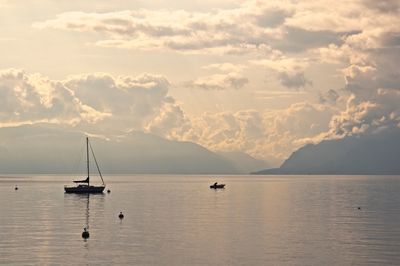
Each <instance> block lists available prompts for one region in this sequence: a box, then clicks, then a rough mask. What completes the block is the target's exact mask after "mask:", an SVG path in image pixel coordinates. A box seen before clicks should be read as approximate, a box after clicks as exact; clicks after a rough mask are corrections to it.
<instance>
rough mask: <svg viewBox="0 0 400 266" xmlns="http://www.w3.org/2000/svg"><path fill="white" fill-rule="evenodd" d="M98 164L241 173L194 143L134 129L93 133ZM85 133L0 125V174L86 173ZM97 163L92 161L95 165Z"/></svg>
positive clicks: (125, 169) (113, 169)
mask: <svg viewBox="0 0 400 266" xmlns="http://www.w3.org/2000/svg"><path fill="white" fill-rule="evenodd" d="M90 140H91V143H92V146H93V149H94V151H95V154H96V158H97V160H98V162H99V164H100V168H101V170H102V172H104V173H109V174H110V173H112V174H135V173H136V174H238V173H241V171H240V170H239V167H237V166H236V165H235V164H234V163H233V162H232V161H230V160H228V159H226V158H224V157H222V156H220V155H218V154H216V153H213V152H211V151H209V150H207V149H205V148H204V147H202V146H200V145H197V144H195V143H191V142H179V141H170V140H166V139H163V138H160V137H157V136H154V135H151V134H146V133H142V132H132V133H130V134H128V135H125V136H120V137H113V138H110V139H105V138H102V137H95V136H94V137H91V138H90ZM84 154H85V146H84V134H83V133H80V132H74V131H69V130H66V129H64V128H60V127H56V126H51V125H25V126H19V127H10V128H1V129H0V173H3V174H7V173H8V174H10V173H15V174H23V173H27V174H46V173H49V174H50V173H51V174H66V173H78V172H80V173H83V172H84V169H85V166H84V161H85V157H84ZM92 167H94V166H92Z"/></svg>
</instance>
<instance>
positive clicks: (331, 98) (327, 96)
mask: <svg viewBox="0 0 400 266" xmlns="http://www.w3.org/2000/svg"><path fill="white" fill-rule="evenodd" d="M339 97H340V95H339V93H337V91H335V90H332V89H330V90H328V91H326V92H324V93H320V95H319V103H321V104H336V102H337V101H338V99H339Z"/></svg>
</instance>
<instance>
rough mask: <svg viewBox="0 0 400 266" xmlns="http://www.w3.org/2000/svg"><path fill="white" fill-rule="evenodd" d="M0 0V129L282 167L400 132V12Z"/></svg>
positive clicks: (385, 7)
mask: <svg viewBox="0 0 400 266" xmlns="http://www.w3.org/2000/svg"><path fill="white" fill-rule="evenodd" d="M332 3H333V2H332V1H327V0H320V1H294V0H293V1H284V0H279V1H275V0H270V1H266V0H265V1H246V0H236V1H235V0H229V1H227V0H213V1H211V0H203V1H197V0H195V1H183V0H171V1H160V0H147V1H143V0H140V1H139V0H138V1H126V0H117V1H103V0H87V1H77V0H69V1H65V0H58V1H50V0H35V1H33V0H23V1H22V0H0V29H1V31H0V32H1V33H2V34H1V36H0V58H1V60H0V130H1V128H7V127H19V126H23V125H32V124H41V123H48V124H52V125H57V126H59V127H60V128H65V130H71V129H73V130H76V131H81V132H85V133H87V134H92V135H98V136H105V137H107V138H111V137H113V136H119V135H124V134H128V133H129V132H131V131H140V132H144V133H149V134H154V135H157V136H160V137H162V138H166V139H170V140H178V141H190V142H194V143H197V144H200V145H202V146H204V147H206V148H207V149H210V150H212V151H242V152H245V153H248V154H250V155H251V156H253V157H255V158H258V159H263V160H266V161H268V162H271V163H272V164H278V163H280V162H282V161H283V160H284V159H286V158H287V157H288V156H289V155H290V154H291V153H292V152H293V151H295V150H296V149H298V148H300V147H302V146H303V145H305V144H307V143H318V142H320V141H322V140H324V139H338V138H345V137H348V136H354V135H360V136H361V135H365V134H374V132H379V131H381V130H390V129H391V128H398V127H400V104H399V100H400V70H399V69H400V68H399V66H400V63H399V62H400V27H399V26H398V25H400V16H399V15H400V1H398V0H382V1H375V0H353V1H346V0H339V1H335V3H334V6H332Z"/></svg>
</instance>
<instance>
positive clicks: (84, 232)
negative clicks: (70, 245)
mask: <svg viewBox="0 0 400 266" xmlns="http://www.w3.org/2000/svg"><path fill="white" fill-rule="evenodd" d="M82 238H84V239H88V238H89V231H87V230H86V227H85V228H83V232H82Z"/></svg>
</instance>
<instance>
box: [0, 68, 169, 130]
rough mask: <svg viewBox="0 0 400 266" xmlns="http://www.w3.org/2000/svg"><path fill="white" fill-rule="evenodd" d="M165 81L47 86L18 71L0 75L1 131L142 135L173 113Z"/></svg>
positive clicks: (107, 79) (98, 76)
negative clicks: (50, 128) (30, 127)
mask: <svg viewBox="0 0 400 266" xmlns="http://www.w3.org/2000/svg"><path fill="white" fill-rule="evenodd" d="M169 86H170V83H169V81H168V80H167V79H166V78H164V77H162V76H157V75H151V74H143V75H140V76H135V77H134V76H121V77H117V78H115V77H113V76H111V75H109V74H105V73H95V74H82V75H77V76H71V77H69V78H68V79H66V80H62V81H55V80H50V79H49V78H47V77H44V76H42V75H39V74H27V73H25V72H24V71H22V70H14V69H10V70H2V71H0V125H1V126H14V125H21V124H34V123H43V122H45V123H55V124H63V125H70V126H73V127H76V128H79V129H81V130H83V131H90V132H92V133H116V132H120V133H121V132H126V131H129V130H132V129H138V130H142V129H143V128H144V126H145V125H147V124H148V123H149V121H152V120H153V119H154V118H155V117H160V116H161V115H162V113H163V112H165V110H168V109H171V108H174V107H175V103H174V102H175V101H174V99H173V98H171V97H170V96H168V90H169Z"/></svg>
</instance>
